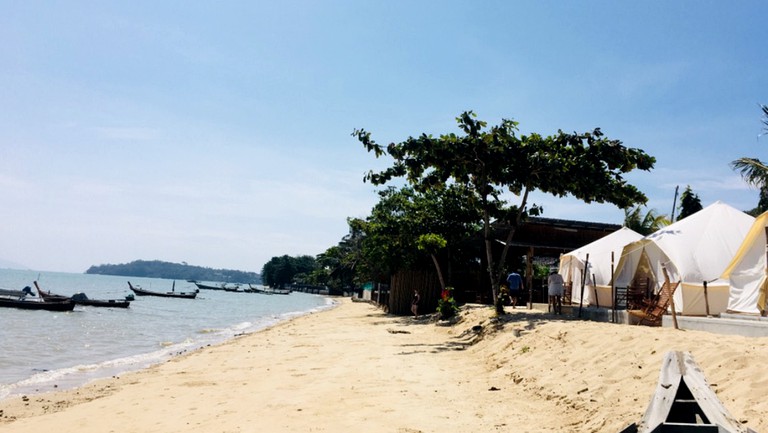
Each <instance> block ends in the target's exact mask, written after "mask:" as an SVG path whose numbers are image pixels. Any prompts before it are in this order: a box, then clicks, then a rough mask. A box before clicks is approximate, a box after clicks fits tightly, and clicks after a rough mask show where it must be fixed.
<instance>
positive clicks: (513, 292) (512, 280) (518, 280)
mask: <svg viewBox="0 0 768 433" xmlns="http://www.w3.org/2000/svg"><path fill="white" fill-rule="evenodd" d="M507 287H508V288H509V298H510V299H511V300H512V308H513V309H515V308H517V298H518V296H520V291H521V290H523V277H521V276H520V270H519V269H518V270H517V271H514V272H510V273H509V275H507Z"/></svg>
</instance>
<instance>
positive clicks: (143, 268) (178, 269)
mask: <svg viewBox="0 0 768 433" xmlns="http://www.w3.org/2000/svg"><path fill="white" fill-rule="evenodd" d="M85 273H86V274H98V275H121V276H126V277H147V278H167V279H171V280H188V281H189V280H196V281H217V282H222V283H253V284H261V275H259V274H257V273H255V272H245V271H236V270H231V269H212V268H204V267H202V266H191V265H188V264H187V263H184V262H182V263H170V262H163V261H160V260H135V261H133V262H130V263H122V264H117V265H110V264H106V265H97V266H91V267H90V268H88V270H87V271H85Z"/></svg>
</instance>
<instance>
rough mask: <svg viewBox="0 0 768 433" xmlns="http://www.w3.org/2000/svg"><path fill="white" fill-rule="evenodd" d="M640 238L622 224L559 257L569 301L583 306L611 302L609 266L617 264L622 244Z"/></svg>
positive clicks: (601, 304) (611, 270)
mask: <svg viewBox="0 0 768 433" xmlns="http://www.w3.org/2000/svg"><path fill="white" fill-rule="evenodd" d="M642 237H643V236H642V235H641V234H639V233H637V232H636V231H634V230H632V229H630V228H627V227H622V228H621V229H619V230H616V231H615V232H613V233H611V234H609V235H607V236H605V237H603V238H600V239H598V240H596V241H594V242H592V243H590V244H587V245H584V246H583V247H581V248H579V249H576V250H573V251H571V252H570V253H568V254H563V255H562V256H560V269H559V271H558V272H559V273H560V275H562V276H563V279H564V280H565V282H566V283H571V284H572V287H573V289H572V291H571V302H573V303H576V304H578V303H579V302H582V303H583V304H584V305H600V306H611V305H613V302H612V294H611V292H612V291H611V276H612V273H613V266H615V265H616V264H617V263H618V261H619V258H620V257H621V251H622V249H623V248H624V246H625V245H627V244H629V243H631V242H634V241H637V240H640V239H642ZM587 258H588V259H589V262H587ZM585 265H586V266H587V272H586V273H585V272H584V267H585ZM585 274H586V277H587V278H586V280H585V281H584V299H583V300H582V299H581V284H582V278H583V276H584V275H585Z"/></svg>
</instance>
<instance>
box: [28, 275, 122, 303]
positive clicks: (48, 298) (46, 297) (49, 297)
mask: <svg viewBox="0 0 768 433" xmlns="http://www.w3.org/2000/svg"><path fill="white" fill-rule="evenodd" d="M34 283H35V287H36V288H37V293H39V294H40V298H41V299H42V300H43V301H45V302H55V301H63V300H67V299H70V300H72V302H74V303H75V304H76V305H88V306H91V307H113V308H128V307H129V306H130V305H131V302H130V301H128V300H127V299H90V298H89V297H88V296H86V295H85V293H75V294H74V295H72V296H64V295H57V294H55V293H51V292H46V291H44V290H42V289H41V288H40V286H39V285H38V284H37V281H35V282H34Z"/></svg>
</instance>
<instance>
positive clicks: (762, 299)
mask: <svg viewBox="0 0 768 433" xmlns="http://www.w3.org/2000/svg"><path fill="white" fill-rule="evenodd" d="M763 278H768V227H766V228H765V277H763ZM766 290H768V289H766V287H765V284H763V287H761V288H760V294H759V295H758V296H757V308H758V309H759V310H760V316H761V317H765V316H766V305H765V304H766V297H767V296H768V293H766Z"/></svg>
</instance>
